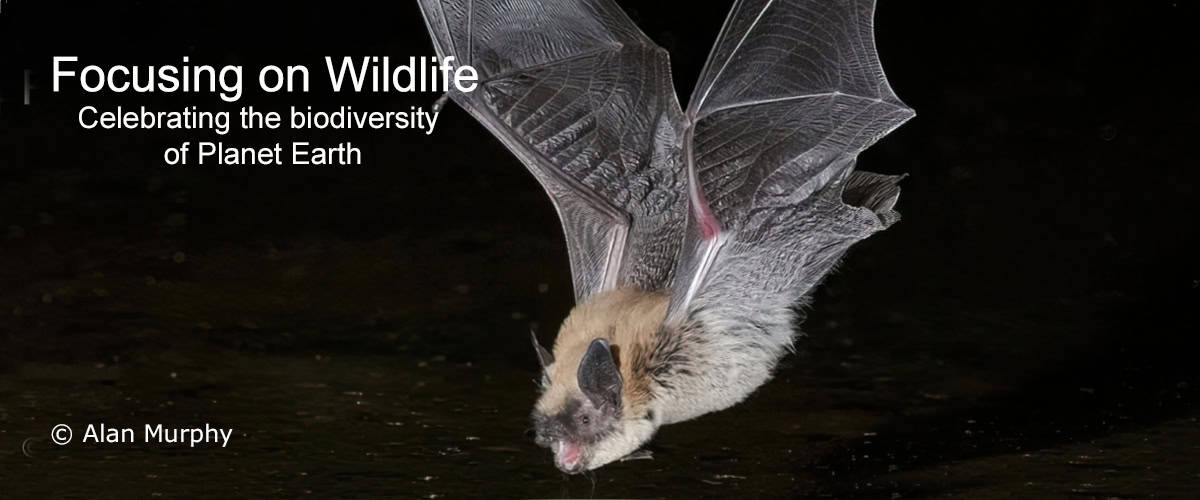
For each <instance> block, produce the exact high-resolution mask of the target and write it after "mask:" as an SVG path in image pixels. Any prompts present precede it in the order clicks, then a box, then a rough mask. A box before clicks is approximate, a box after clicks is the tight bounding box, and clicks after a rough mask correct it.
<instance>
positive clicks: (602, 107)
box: [419, 0, 914, 473]
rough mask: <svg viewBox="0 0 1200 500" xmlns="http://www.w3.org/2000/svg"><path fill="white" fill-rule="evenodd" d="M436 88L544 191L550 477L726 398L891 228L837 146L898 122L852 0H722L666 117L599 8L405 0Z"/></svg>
mask: <svg viewBox="0 0 1200 500" xmlns="http://www.w3.org/2000/svg"><path fill="white" fill-rule="evenodd" d="M419 2H420V7H421V11H422V13H423V15H424V19H425V23H426V26H427V28H428V29H429V32H430V34H431V35H432V38H433V42H434V47H435V49H436V50H437V54H438V56H440V57H446V56H454V57H456V58H457V60H459V61H461V62H462V63H463V64H470V65H472V66H473V67H475V68H476V69H477V70H478V71H479V87H478V88H477V89H476V90H475V91H473V92H462V91H457V90H454V89H451V91H450V92H449V97H450V98H451V99H452V100H453V101H454V102H455V103H457V104H458V105H459V106H461V107H463V108H464V109H465V110H466V111H467V112H468V113H470V114H471V115H472V116H474V117H475V119H477V120H478V121H479V122H480V123H482V124H483V125H484V126H485V127H487V129H488V130H489V131H491V133H492V134H494V135H495V136H496V137H497V138H499V139H500V141H501V142H502V143H504V145H505V146H506V147H507V148H508V149H509V150H510V151H511V152H512V153H513V154H515V155H516V156H517V158H519V159H520V160H521V162H522V163H524V164H525V166H526V167H528V169H529V170H530V172H532V173H533V175H534V177H535V178H537V180H538V182H539V183H540V184H541V185H542V187H543V188H545V190H546V192H547V194H549V196H550V199H551V200H552V201H553V203H554V207H555V209H556V210H557V212H558V215H559V218H560V219H561V221H562V226H563V231H564V232H565V233H566V243H567V250H568V255H569V259H570V263H571V274H572V277H573V283H574V292H575V299H576V303H577V305H576V306H575V308H574V309H573V310H572V311H571V312H570V314H569V315H568V316H567V318H566V320H564V322H563V324H562V327H561V328H560V330H559V333H558V337H557V339H556V340H555V342H554V346H553V350H547V349H545V348H543V347H541V346H540V344H538V343H537V338H536V336H535V337H534V346H535V349H536V351H537V355H538V359H539V360H540V362H541V365H542V380H541V395H540V397H539V399H538V401H537V403H536V406H535V408H534V410H533V416H532V418H533V422H534V427H535V429H536V442H537V443H538V444H539V445H541V446H544V447H547V448H550V449H551V450H553V453H554V462H555V465H556V466H557V467H558V468H559V469H561V470H562V471H564V472H567V473H578V472H582V471H585V470H592V469H595V468H598V467H601V466H603V465H605V464H608V463H610V462H613V461H614V460H618V459H621V458H623V457H627V456H629V455H630V454H631V453H634V452H636V451H637V450H638V449H639V448H640V447H641V446H642V445H643V444H645V443H646V442H647V441H649V440H650V439H651V437H652V436H653V435H654V433H655V431H656V430H657V429H658V428H659V427H661V426H663V425H666V424H672V423H676V422H682V421H685V420H688V419H691V418H695V417H697V416H700V415H703V414H705V413H709V412H713V411H717V410H721V409H725V408H728V407H730V406H732V405H734V404H736V403H738V402H740V401H741V400H743V399H745V398H746V396H748V395H749V394H750V393H751V392H753V391H754V390H755V389H757V388H758V387H759V386H761V385H762V384H763V383H764V382H766V381H767V380H768V379H769V378H770V377H771V374H772V371H773V369H774V367H775V365H776V363H777V362H778V361H779V359H780V358H781V357H782V356H783V355H784V354H785V353H787V352H788V351H789V350H790V349H791V347H792V341H793V338H794V336H795V334H796V333H795V327H794V324H795V322H796V321H797V315H796V310H797V308H798V307H799V306H802V305H804V304H805V302H806V297H807V296H808V295H809V293H810V292H811V291H812V290H813V288H814V287H815V286H816V285H817V284H818V283H819V282H820V281H821V279H822V278H823V277H824V276H825V275H826V274H828V273H829V271H830V270H831V268H833V266H834V264H836V263H837V262H838V260H839V259H840V258H841V257H842V255H843V254H844V253H845V252H846V250H847V249H848V248H849V247H850V246H851V245H853V244H854V243H856V242H858V241H860V240H862V239H863V238H866V237H867V236H869V235H871V234H872V233H875V232H877V231H880V230H882V229H885V228H887V227H888V226H889V225H891V224H892V223H894V222H895V221H896V220H898V218H899V215H898V214H897V213H896V212H895V211H894V207H895V204H896V200H897V198H898V197H899V194H900V191H899V188H898V186H897V183H898V181H899V177H898V176H888V175H879V174H873V173H868V172H863V171H857V170H855V168H854V167H855V160H856V158H857V156H858V154H859V153H860V152H861V151H862V150H863V149H865V148H867V147H868V146H870V145H871V144H873V143H874V142H875V141H877V140H878V139H880V138H881V137H883V136H884V135H886V134H888V133H889V132H891V131H892V130H893V129H895V128H896V127H898V126H900V124H901V123H903V122H904V121H906V120H908V119H909V118H911V117H912V116H913V115H914V112H913V111H912V110H911V109H909V108H908V107H907V106H905V105H904V103H903V102H901V101H900V99H899V98H898V97H896V94H895V93H894V92H893V91H892V89H891V87H890V86H889V85H888V82H887V79H886V78H885V77H884V74H883V69H882V67H881V66H880V63H879V59H878V55H877V54H876V51H875V43H874V35H873V32H872V26H873V13H874V7H875V5H874V1H873V0H738V1H736V2H735V3H734V5H733V8H732V10H731V11H730V12H729V15H728V17H727V18H726V20H725V23H724V26H723V27H722V28H721V31H720V34H719V35H718V36H717V41H716V44H715V45H714V46H713V49H712V52H711V53H710V55H709V57H708V60H707V62H706V63H705V66H704V69H703V71H702V73H701V75H700V79H699V83H698V84H697V85H696V88H695V89H694V90H693V91H692V95H691V97H690V98H689V99H688V102H687V108H686V109H684V108H681V106H680V104H679V101H678V98H677V97H676V95H675V90H674V87H673V85H672V81H671V72H670V64H669V61H668V58H667V52H666V51H665V50H664V49H663V48H661V47H659V46H658V45H656V44H655V43H654V42H653V41H651V40H650V38H648V37H647V36H646V35H645V34H644V33H642V32H641V31H640V30H639V29H638V28H637V26H635V25H634V23H633V21H631V20H630V18H629V17H628V16H626V14H625V13H624V12H622V11H621V9H620V8H619V7H618V6H617V5H616V4H615V3H614V2H613V1H612V0H556V1H546V2H536V1H529V0H419Z"/></svg>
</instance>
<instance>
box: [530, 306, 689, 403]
mask: <svg viewBox="0 0 1200 500" xmlns="http://www.w3.org/2000/svg"><path fill="white" fill-rule="evenodd" d="M669 298H670V297H668V296H667V295H666V294H664V293H647V292H643V291H640V290H634V289H619V290H613V291H610V292H605V293H603V294H600V295H597V296H595V297H592V298H591V299H590V300H588V301H587V302H584V303H583V304H580V305H577V306H575V308H574V309H572V310H571V314H570V315H569V316H567V319H566V320H565V321H563V325H562V328H560V329H559V331H558V338H557V339H555V341H554V364H553V365H551V366H550V370H549V372H548V375H549V376H550V380H551V383H550V386H549V387H548V388H547V391H546V393H545V394H544V395H543V397H542V399H541V400H539V402H538V409H539V410H541V411H543V412H544V413H546V414H553V413H557V412H558V411H560V410H561V409H562V408H564V407H565V405H566V403H567V401H568V400H569V399H570V398H571V397H572V396H576V397H578V396H579V395H580V394H581V392H580V390H579V384H578V380H577V379H576V373H577V370H578V369H579V362H580V360H581V359H583V355H584V353H585V352H586V351H587V348H588V345H589V344H591V342H592V341H593V340H595V339H597V338H603V339H605V340H608V342H609V344H611V345H612V346H613V354H614V355H615V357H616V359H617V365H618V367H619V369H620V371H621V378H622V379H623V382H624V384H623V387H622V391H621V392H622V394H621V403H622V406H623V411H624V417H625V418H641V417H642V416H644V415H643V413H644V411H645V407H646V403H647V402H648V401H649V398H650V381H651V377H650V374H649V372H648V369H647V367H646V366H645V365H644V360H646V359H647V357H646V356H645V355H644V353H645V352H647V351H649V350H651V349H652V347H653V345H654V342H655V336H656V334H657V332H658V330H659V328H660V327H661V325H662V322H663V318H664V317H665V316H666V312H667V303H668V300H669Z"/></svg>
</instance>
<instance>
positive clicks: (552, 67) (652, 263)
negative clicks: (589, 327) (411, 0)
mask: <svg viewBox="0 0 1200 500" xmlns="http://www.w3.org/2000/svg"><path fill="white" fill-rule="evenodd" d="M420 4H421V9H422V12H423V13H424V16H425V20H426V24H427V25H428V27H429V30H430V32H431V34H432V35H433V38H434V44H435V47H436V49H437V51H438V54H439V55H440V56H446V55H454V56H455V57H456V58H458V60H459V62H460V63H462V64H471V65H472V66H475V68H476V69H477V70H478V71H479V72H480V88H479V89H477V90H476V91H474V92H471V93H458V92H454V93H452V94H451V98H452V99H454V101H455V102H457V103H458V104H459V105H461V106H462V107H463V108H465V109H466V110H467V111H468V112H469V113H471V115H472V116H474V117H475V118H476V119H477V120H479V121H480V122H481V123H483V124H484V125H485V126H486V127H487V128H488V129H489V130H490V131H491V132H492V133H493V134H494V135H496V136H497V137H498V138H499V139H500V140H501V141H502V142H503V143H504V144H505V146H507V147H508V149H510V150H511V151H512V152H513V153H514V154H516V155H517V157H518V158H520V159H521V161H522V162H523V163H524V164H525V166H526V167H528V168H529V170H530V171H531V172H532V173H533V175H534V176H535V177H536V178H537V180H538V181H539V182H540V183H541V185H542V187H543V188H545V189H546V191H547V193H548V194H549V196H550V198H551V200H552V201H553V202H554V205H555V208H556V209H557V211H558V214H559V217H560V219H561V221H562V224H563V229H564V232H565V233H566V240H567V249H568V253H569V255H570V260H571V270H572V276H573V278H574V282H575V295H576V299H577V300H583V299H585V298H587V297H588V296H590V295H591V294H593V293H596V292H598V291H603V290H608V289H611V288H614V287H617V286H623V285H634V286H640V287H643V288H662V287H664V286H667V283H668V281H669V279H670V274H671V272H672V270H673V266H672V265H671V263H672V262H673V261H674V259H675V256H676V254H677V252H678V246H679V241H680V240H681V233H682V229H681V227H682V212H683V210H684V203H686V202H685V201H684V197H683V196H682V195H681V193H682V192H683V182H684V180H683V179H682V177H681V175H679V172H680V168H679V164H680V160H679V156H680V154H679V149H680V147H679V144H681V141H680V140H679V139H678V137H679V135H680V132H679V131H680V130H681V129H682V117H683V114H682V111H681V110H680V109H679V104H678V101H677V100H676V97H675V93H674V90H673V87H672V85H671V77H670V67H669V63H668V60H667V55H666V52H665V51H663V50H662V49H661V48H660V47H658V46H656V45H654V44H653V43H652V42H651V41H650V40H649V39H648V38H646V37H645V35H643V34H642V33H641V31H640V30H638V29H637V27H636V26H634V24H633V23H632V22H631V21H630V20H629V18H628V17H626V16H625V14H624V13H623V12H621V11H620V9H619V8H618V7H616V5H615V4H613V3H612V2H611V1H610V0H563V1H556V2H528V1H519V0H490V1H487V0H476V1H470V0H421V1H420Z"/></svg>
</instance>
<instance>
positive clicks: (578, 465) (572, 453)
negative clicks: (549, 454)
mask: <svg viewBox="0 0 1200 500" xmlns="http://www.w3.org/2000/svg"><path fill="white" fill-rule="evenodd" d="M551 449H553V450H554V465H555V466H556V467H558V470H561V471H563V472H566V473H567V474H578V473H580V472H583V447H582V446H580V445H579V444H577V443H572V442H570V441H565V440H559V441H555V442H554V445H553V446H551Z"/></svg>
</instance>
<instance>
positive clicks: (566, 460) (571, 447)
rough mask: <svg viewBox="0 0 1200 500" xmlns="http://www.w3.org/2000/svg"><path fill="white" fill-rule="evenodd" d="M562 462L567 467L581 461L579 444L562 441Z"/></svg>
mask: <svg viewBox="0 0 1200 500" xmlns="http://www.w3.org/2000/svg"><path fill="white" fill-rule="evenodd" d="M561 454H562V463H563V465H566V466H567V467H574V466H575V464H578V463H579V446H578V445H576V444H575V443H571V442H568V441H563V442H562V451H561Z"/></svg>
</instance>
